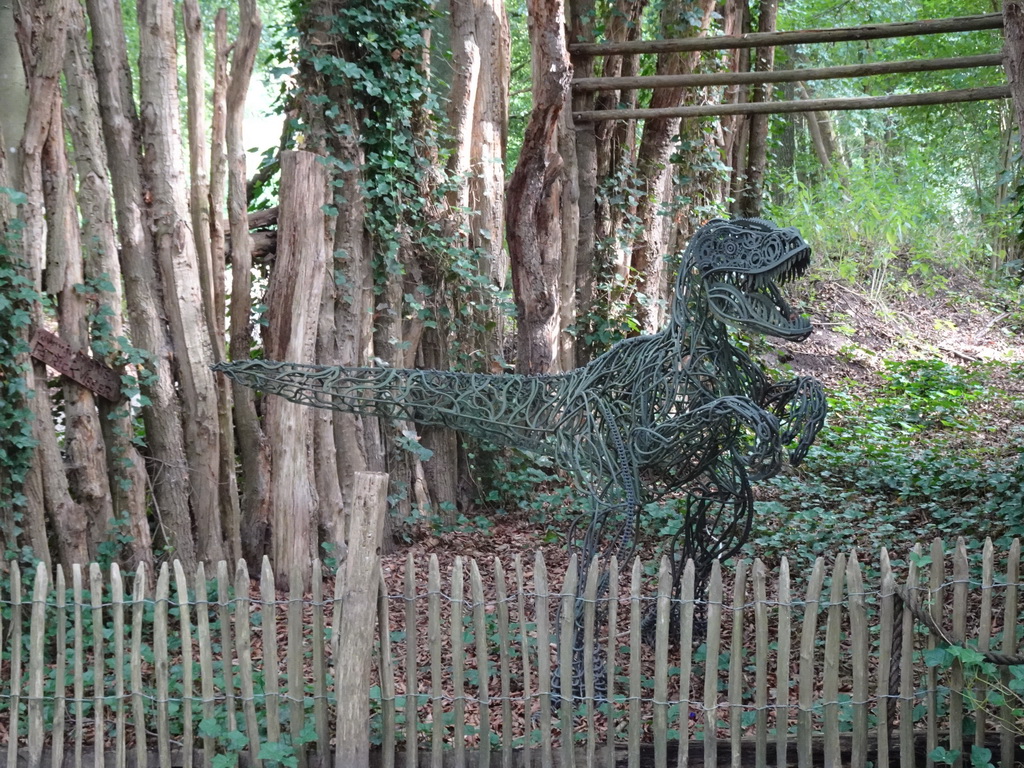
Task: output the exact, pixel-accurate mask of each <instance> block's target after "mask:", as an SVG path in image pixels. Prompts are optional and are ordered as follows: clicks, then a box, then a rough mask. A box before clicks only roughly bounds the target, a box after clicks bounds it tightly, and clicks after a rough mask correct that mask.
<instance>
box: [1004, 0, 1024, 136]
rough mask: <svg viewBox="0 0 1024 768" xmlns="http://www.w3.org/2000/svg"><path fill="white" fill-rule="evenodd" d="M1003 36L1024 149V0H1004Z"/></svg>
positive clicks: (1015, 111)
mask: <svg viewBox="0 0 1024 768" xmlns="http://www.w3.org/2000/svg"><path fill="white" fill-rule="evenodd" d="M1003 37H1004V39H1005V41H1006V47H1005V60H1004V64H1003V66H1004V67H1005V69H1006V79H1007V80H1008V81H1009V83H1010V94H1011V95H1012V96H1013V111H1014V114H1015V115H1016V117H1017V127H1018V134H1019V137H1020V144H1021V149H1022V150H1024V127H1022V126H1024V0H1003Z"/></svg>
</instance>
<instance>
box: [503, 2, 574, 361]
mask: <svg viewBox="0 0 1024 768" xmlns="http://www.w3.org/2000/svg"><path fill="white" fill-rule="evenodd" d="M527 11H528V13H529V22H530V44H531V48H532V50H533V60H534V67H533V71H534V84H533V110H532V112H531V114H530V119H529V122H528V123H527V126H526V134H525V136H524V138H523V147H522V150H521V153H520V155H519V163H518V164H517V165H516V169H515V171H514V172H513V174H512V178H511V180H510V181H509V184H508V193H507V198H506V202H505V217H506V222H507V230H506V235H507V238H508V249H509V256H510V258H511V263H512V286H513V290H514V292H515V299H516V314H517V319H518V338H517V353H516V354H517V356H516V370H517V371H518V372H520V373H530V374H540V373H548V372H550V371H551V370H552V368H553V366H554V365H555V361H556V354H557V351H558V338H557V336H558V330H559V307H558V302H559V280H560V278H561V258H560V256H561V254H560V251H561V247H562V232H561V227H560V219H561V211H560V210H559V209H560V205H561V194H562V161H561V158H560V157H559V156H558V138H559V119H560V117H561V113H562V110H563V109H565V108H566V106H567V104H568V99H569V96H570V85H569V82H570V79H571V77H572V71H571V70H572V68H571V66H570V64H569V54H568V50H567V49H566V40H565V7H564V4H563V2H562V1H561V0H554V1H553V2H543V1H542V0H528V2H527Z"/></svg>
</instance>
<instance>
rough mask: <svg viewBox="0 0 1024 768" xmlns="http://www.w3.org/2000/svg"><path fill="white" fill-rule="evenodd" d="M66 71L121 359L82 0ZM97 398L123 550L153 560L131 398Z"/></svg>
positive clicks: (102, 155)
mask: <svg viewBox="0 0 1024 768" xmlns="http://www.w3.org/2000/svg"><path fill="white" fill-rule="evenodd" d="M64 77H65V81H66V82H67V93H68V103H67V105H66V107H65V112H64V113H65V116H66V118H67V124H68V128H69V132H70V135H71V140H72V145H73V148H74V160H75V166H76V169H77V172H78V185H79V186H78V207H79V210H80V211H81V221H82V224H81V226H82V246H83V252H84V255H85V277H86V279H87V280H88V281H90V283H91V284H92V285H93V287H94V289H95V290H96V293H95V294H94V296H95V300H96V305H97V307H96V309H97V311H96V313H95V314H96V317H97V320H96V321H95V323H96V325H97V327H96V329H95V331H94V334H95V336H96V337H97V339H98V340H97V341H96V342H94V343H93V345H92V349H93V355H94V356H95V357H99V358H103V359H105V360H106V362H107V363H108V364H109V365H113V366H117V365H119V364H120V360H119V359H118V355H119V354H120V353H121V349H120V343H119V342H118V339H120V338H122V337H123V336H124V335H125V332H126V328H125V323H124V317H123V310H122V307H123V306H124V292H123V290H122V276H121V265H120V263H119V262H118V245H117V236H116V234H115V231H114V214H113V200H112V193H111V188H110V177H109V170H108V168H109V163H108V159H107V150H106V147H105V146H104V144H103V126H102V124H101V121H100V112H99V96H98V93H97V85H96V74H95V72H94V71H93V68H92V60H91V58H90V56H89V50H88V43H87V40H86V24H85V11H84V9H83V8H82V6H81V5H79V4H77V3H74V4H72V6H71V23H70V24H69V26H68V55H67V62H66V65H65V68H64ZM97 406H98V408H99V413H100V426H101V429H102V430H103V442H104V445H105V446H106V458H107V471H108V474H109V484H110V492H111V502H112V505H113V512H114V516H115V518H116V519H120V518H121V517H122V516H124V517H125V518H126V520H127V525H128V528H127V533H128V535H129V536H128V537H129V538H130V540H131V541H130V542H129V543H128V546H127V552H125V553H123V555H124V556H125V562H126V564H127V565H129V566H130V567H135V566H136V565H138V564H140V563H145V564H147V565H152V564H153V542H152V536H151V534H150V530H149V521H148V519H147V516H146V467H145V462H144V460H143V458H142V456H141V454H140V453H139V451H138V449H137V448H136V447H135V444H134V442H133V438H134V425H133V424H132V420H131V418H130V416H129V415H128V412H127V406H126V404H124V403H110V402H108V401H106V400H104V399H103V398H99V400H98V402H97Z"/></svg>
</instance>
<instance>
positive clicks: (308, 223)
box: [264, 152, 327, 589]
mask: <svg viewBox="0 0 1024 768" xmlns="http://www.w3.org/2000/svg"><path fill="white" fill-rule="evenodd" d="M318 160H319V159H318V157H317V155H314V154H313V153H311V152H285V153H283V154H282V155H281V207H280V213H279V217H278V236H277V258H276V259H275V262H274V270H273V272H272V273H271V276H270V284H269V286H268V288H267V306H268V307H269V313H268V324H267V332H266V334H265V345H264V347H265V350H266V354H267V357H268V358H269V359H271V360H289V361H295V362H313V352H314V344H315V341H316V327H317V313H318V311H319V309H320V303H319V302H316V301H314V302H311V301H310V300H309V297H310V296H320V295H321V294H322V293H323V284H324V252H325V250H326V248H325V246H326V242H325V223H324V214H323V211H322V208H323V206H324V204H325V203H326V191H327V177H326V172H325V166H323V165H322V164H321V163H320V162H319V161H318ZM265 409H266V419H265V423H266V434H267V440H268V442H269V443H270V508H271V514H270V517H271V530H272V534H271V550H272V552H273V558H272V560H273V563H274V570H275V572H277V573H278V574H281V575H284V576H286V577H290V576H291V575H292V574H294V573H300V574H303V579H304V583H305V582H307V581H308V579H309V564H310V562H311V561H312V558H313V557H315V556H316V549H317V519H318V515H317V507H318V503H317V495H316V482H315V480H314V479H313V464H312V462H311V461H310V454H311V452H312V447H313V444H312V440H313V434H312V421H313V414H312V410H311V409H310V408H308V407H306V406H303V405H298V404H296V403H292V402H289V401H287V400H285V399H284V398H281V397H272V398H268V399H267V401H266V403H265ZM303 589H305V585H304V586H303Z"/></svg>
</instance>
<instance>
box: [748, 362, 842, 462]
mask: <svg viewBox="0 0 1024 768" xmlns="http://www.w3.org/2000/svg"><path fill="white" fill-rule="evenodd" d="M762 405H763V406H764V407H765V408H766V409H769V410H771V411H773V412H774V413H775V414H776V415H777V416H778V417H779V421H780V422H781V425H782V443H783V444H784V445H786V444H789V443H791V442H793V441H794V440H796V441H797V442H796V445H795V446H794V447H793V449H792V450H791V451H790V453H789V461H790V463H791V464H794V465H796V464H799V463H800V462H801V461H803V460H804V457H805V456H806V455H807V451H808V449H810V447H811V443H813V442H814V438H815V437H816V436H817V434H818V432H820V431H821V428H822V426H823V425H824V423H825V414H826V413H827V412H828V400H827V399H826V397H825V390H824V388H823V387H822V386H821V382H819V381H818V380H817V379H812V378H810V377H808V376H798V377H797V378H795V379H790V380H789V381H782V382H778V383H776V384H772V385H771V387H769V388H768V391H767V392H766V393H765V396H764V400H763V402H762Z"/></svg>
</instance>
